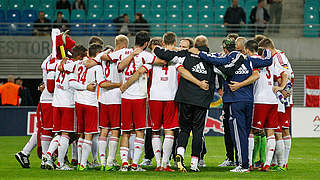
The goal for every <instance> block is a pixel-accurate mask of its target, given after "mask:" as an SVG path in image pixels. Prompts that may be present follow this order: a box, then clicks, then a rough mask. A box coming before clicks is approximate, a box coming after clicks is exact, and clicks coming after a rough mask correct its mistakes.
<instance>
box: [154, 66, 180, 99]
mask: <svg viewBox="0 0 320 180" xmlns="http://www.w3.org/2000/svg"><path fill="white" fill-rule="evenodd" d="M180 67H183V66H182V65H181V64H171V65H170V64H169V65H168V66H167V65H165V66H159V65H153V67H152V83H151V87H150V100H157V101H173V100H174V97H175V95H176V92H177V89H178V71H177V70H178V68H180Z"/></svg>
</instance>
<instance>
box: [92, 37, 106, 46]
mask: <svg viewBox="0 0 320 180" xmlns="http://www.w3.org/2000/svg"><path fill="white" fill-rule="evenodd" d="M91 44H100V45H101V46H103V44H104V42H103V39H102V38H100V37H98V36H91V37H90V40H89V46H90V45H91Z"/></svg>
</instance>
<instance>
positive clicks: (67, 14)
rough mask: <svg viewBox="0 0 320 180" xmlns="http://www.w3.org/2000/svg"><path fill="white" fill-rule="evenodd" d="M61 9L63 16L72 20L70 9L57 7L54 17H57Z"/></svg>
mask: <svg viewBox="0 0 320 180" xmlns="http://www.w3.org/2000/svg"><path fill="white" fill-rule="evenodd" d="M59 11H60V12H62V14H63V15H62V17H63V18H64V19H66V20H67V21H69V22H70V13H69V10H68V9H57V10H56V13H55V15H54V19H57V14H58V12H59Z"/></svg>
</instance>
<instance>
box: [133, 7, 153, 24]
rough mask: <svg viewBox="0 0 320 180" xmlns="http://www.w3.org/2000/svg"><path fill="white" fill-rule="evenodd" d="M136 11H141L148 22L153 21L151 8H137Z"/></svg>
mask: <svg viewBox="0 0 320 180" xmlns="http://www.w3.org/2000/svg"><path fill="white" fill-rule="evenodd" d="M136 13H141V14H142V15H143V17H144V18H145V19H146V20H147V21H148V22H151V11H150V9H136Z"/></svg>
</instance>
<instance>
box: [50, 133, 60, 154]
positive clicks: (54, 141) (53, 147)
mask: <svg viewBox="0 0 320 180" xmlns="http://www.w3.org/2000/svg"><path fill="white" fill-rule="evenodd" d="M59 140H60V135H57V136H56V137H54V138H53V139H52V141H51V142H50V145H49V148H48V151H47V154H48V155H49V156H52V154H53V153H54V151H55V150H56V149H57V148H58V144H59Z"/></svg>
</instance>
